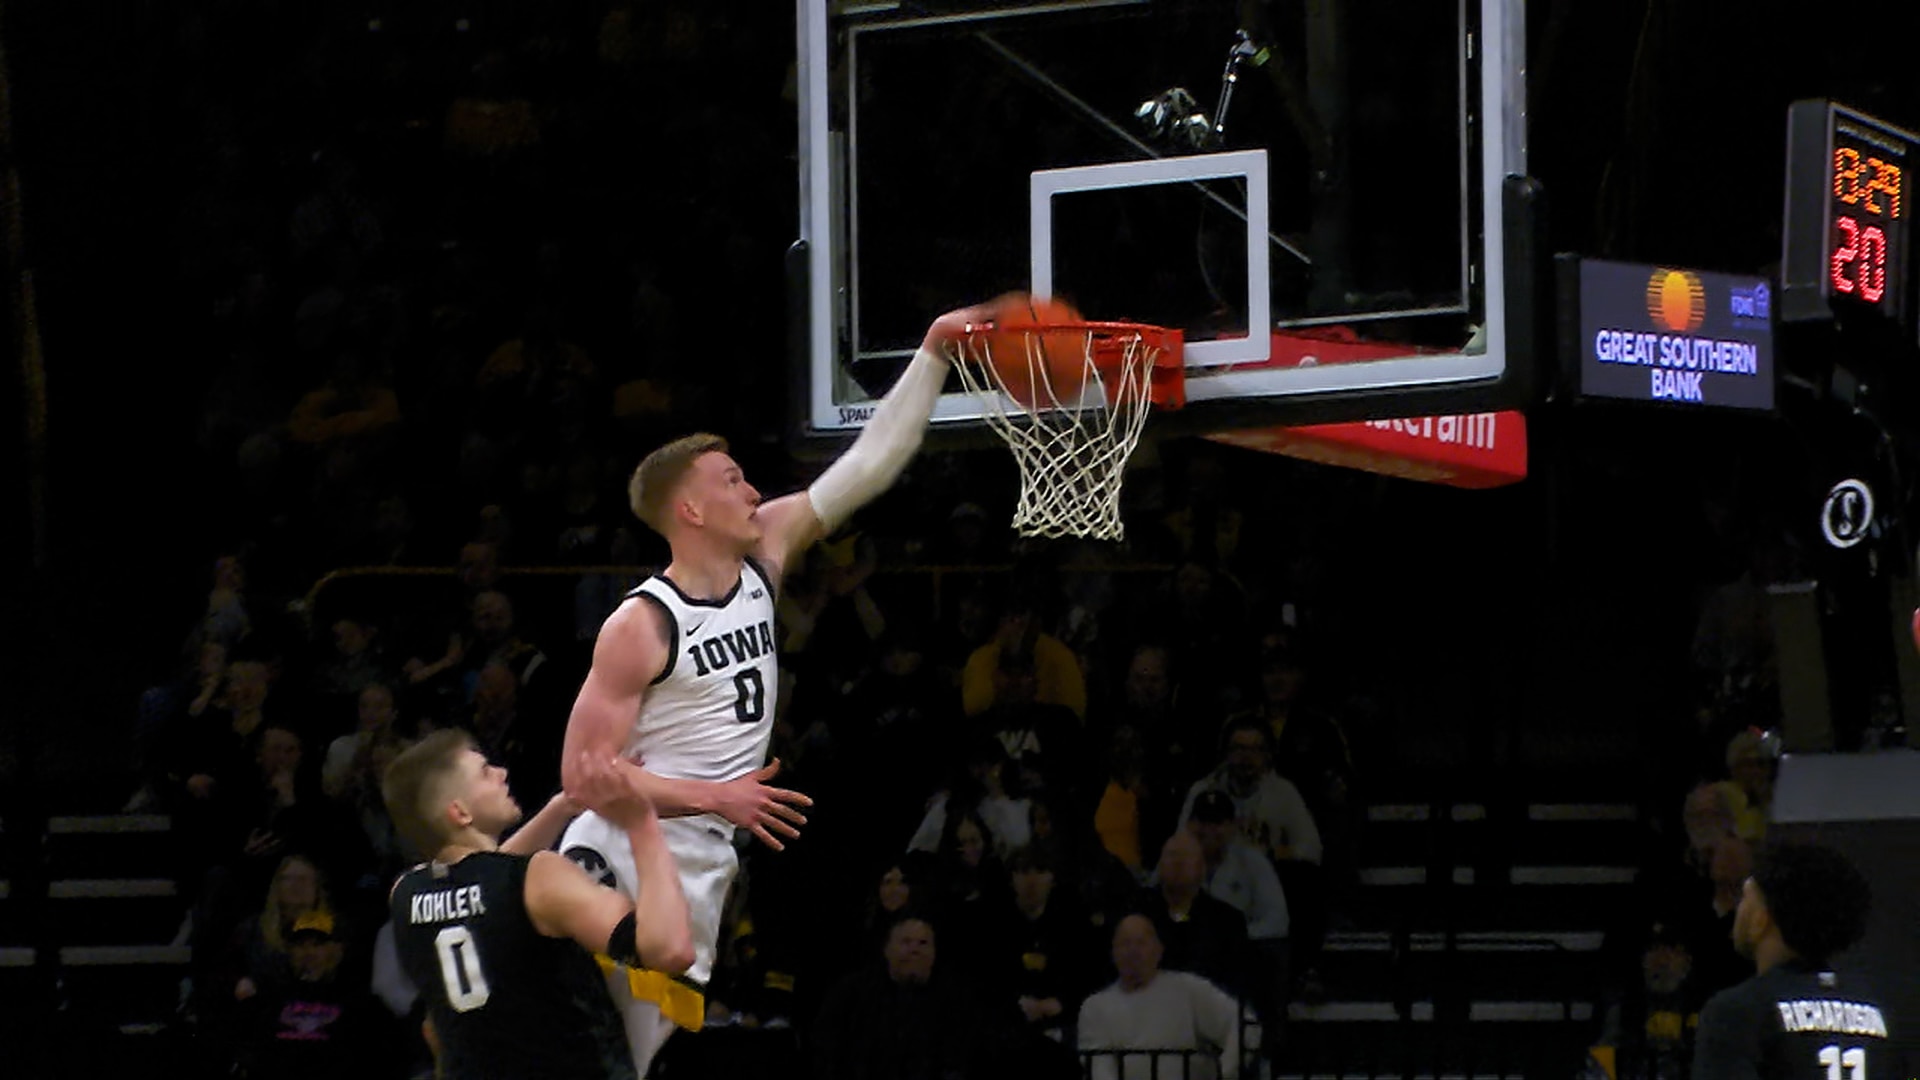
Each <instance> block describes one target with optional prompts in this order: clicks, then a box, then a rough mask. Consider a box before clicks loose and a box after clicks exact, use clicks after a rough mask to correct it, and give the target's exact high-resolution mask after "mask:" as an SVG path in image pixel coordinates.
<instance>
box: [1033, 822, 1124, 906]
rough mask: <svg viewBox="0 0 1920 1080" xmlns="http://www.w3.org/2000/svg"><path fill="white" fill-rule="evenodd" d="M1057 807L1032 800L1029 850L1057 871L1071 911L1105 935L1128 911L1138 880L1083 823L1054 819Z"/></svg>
mask: <svg viewBox="0 0 1920 1080" xmlns="http://www.w3.org/2000/svg"><path fill="white" fill-rule="evenodd" d="M1054 805H1055V804H1054V803H1053V802H1051V801H1049V800H1046V799H1035V800H1033V806H1032V809H1031V812H1030V813H1029V815H1028V820H1029V822H1030V823H1031V825H1032V833H1033V840H1032V842H1031V844H1030V846H1031V847H1033V848H1034V849H1035V850H1036V851H1039V852H1042V853H1044V856H1045V858H1046V859H1047V860H1048V862H1049V864H1050V865H1051V866H1052V867H1053V869H1054V874H1055V877H1056V878H1057V881H1056V883H1055V884H1056V887H1058V888H1059V889H1061V890H1063V891H1064V892H1066V893H1067V894H1069V895H1071V896H1072V897H1073V900H1072V902H1071V906H1072V907H1074V908H1077V909H1078V910H1079V911H1080V912H1081V913H1082V914H1083V915H1084V916H1085V917H1086V919H1087V922H1088V924H1089V925H1091V926H1094V927H1099V928H1101V929H1102V933H1103V934H1104V933H1105V928H1106V927H1109V926H1112V925H1113V924H1114V923H1115V922H1117V921H1118V920H1119V918H1120V916H1121V915H1122V914H1124V913H1126V911H1128V910H1129V909H1130V907H1131V905H1132V903H1133V897H1134V894H1135V893H1137V892H1139V889H1140V879H1139V877H1138V876H1137V875H1136V874H1135V873H1134V872H1133V871H1132V870H1130V869H1128V867H1127V865H1126V864H1125V863H1123V862H1121V861H1120V860H1119V859H1117V858H1115V857H1114V856H1113V854H1112V853H1111V852H1109V851H1108V850H1107V849H1106V848H1105V847H1104V846H1102V845H1101V843H1100V838H1099V837H1098V836H1096V835H1095V834H1094V832H1093V830H1092V829H1091V828H1090V827H1089V826H1087V825H1086V824H1084V822H1083V821H1082V819H1079V818H1076V817H1074V816H1071V815H1063V814H1058V813H1055V812H1054V809H1053V807H1054Z"/></svg>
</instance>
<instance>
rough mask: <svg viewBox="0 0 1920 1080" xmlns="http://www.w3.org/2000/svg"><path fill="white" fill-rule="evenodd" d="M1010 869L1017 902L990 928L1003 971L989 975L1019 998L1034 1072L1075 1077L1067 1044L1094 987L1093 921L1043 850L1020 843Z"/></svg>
mask: <svg viewBox="0 0 1920 1080" xmlns="http://www.w3.org/2000/svg"><path fill="white" fill-rule="evenodd" d="M1008 870H1009V871H1010V876H1011V879H1012V883H1013V903H1012V905H1011V906H1010V907H1009V908H1007V909H1003V910H1002V912H1001V913H1000V916H999V918H998V919H997V920H996V922H995V925H994V927H993V929H992V931H991V941H990V943H989V947H990V948H991V950H992V952H993V954H994V957H995V960H994V964H995V966H996V968H997V970H996V971H994V972H992V973H991V974H990V976H989V980H988V990H989V992H991V993H994V994H998V995H1002V996H1003V997H1005V998H1010V999H1012V1000H1013V1001H1014V1002H1015V1003H1016V1004H1018V1006H1019V1008H1020V1015H1021V1018H1022V1019H1023V1021H1024V1024H1025V1026H1024V1031H1025V1034H1026V1038H1025V1039H1024V1040H1022V1041H1021V1043H1020V1044H1019V1045H1018V1047H1017V1053H1018V1055H1019V1056H1020V1057H1021V1058H1022V1059H1023V1060H1024V1061H1026V1062H1027V1063H1029V1064H1030V1065H1031V1067H1032V1069H1033V1071H1035V1072H1036V1073H1039V1074H1042V1075H1047V1076H1069V1077H1070V1076H1073V1075H1074V1074H1075V1070H1074V1061H1073V1055H1072V1054H1071V1053H1070V1052H1068V1050H1067V1049H1066V1048H1067V1046H1068V1045H1069V1041H1068V1031H1067V1025H1068V1023H1069V1021H1070V1020H1071V1019H1072V1018H1073V1017H1074V1016H1075V1015H1076V1014H1077V1013H1078V1012H1079V1008H1080V1002H1081V1001H1082V1000H1083V999H1084V998H1085V997H1086V995H1087V993H1088V991H1090V990H1091V989H1092V986H1091V985H1090V984H1091V982H1092V976H1093V972H1094V971H1095V970H1096V967H1095V963H1094V960H1093V957H1092V955H1091V948H1090V947H1091V943H1092V926H1091V924H1090V923H1089V921H1088V919H1087V915H1086V913H1085V912H1083V911H1080V910H1078V904H1077V899H1078V898H1077V897H1075V896H1073V895H1072V894H1071V893H1066V892H1062V891H1060V890H1058V889H1056V888H1055V879H1054V873H1053V864H1052V859H1051V858H1050V856H1049V855H1048V854H1047V851H1046V849H1045V848H1043V847H1040V846H1038V845H1031V844H1030V845H1028V846H1026V847H1023V848H1021V849H1019V850H1018V851H1016V852H1014V853H1013V858H1012V859H1011V860H1009V862H1008Z"/></svg>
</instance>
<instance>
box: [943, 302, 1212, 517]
mask: <svg viewBox="0 0 1920 1080" xmlns="http://www.w3.org/2000/svg"><path fill="white" fill-rule="evenodd" d="M1184 341H1185V338H1184V335H1183V334H1182V333H1181V331H1179V330H1168V329H1165V328H1163V327H1158V326H1146V325H1142V324H1138V323H1116V322H1085V323H1053V324H1049V325H1045V326H1031V327H1020V328H1018V329H1017V330H1014V331H1011V332H1010V331H1008V330H1005V329H1002V330H995V328H994V326H993V325H992V324H986V325H978V326H969V327H968V328H967V333H966V335H965V336H964V337H963V338H960V339H959V340H956V341H954V342H953V343H951V344H950V345H949V346H948V352H949V359H951V360H952V361H953V366H954V369H955V370H956V371H958V372H959V373H960V382H961V384H962V385H963V386H964V387H965V388H966V391H967V393H969V394H972V395H973V396H974V398H975V399H976V400H978V401H979V402H980V403H981V406H982V412H983V415H984V418H985V419H986V422H987V426H989V427H991V428H992V429H993V430H994V432H995V433H997V434H998V435H999V436H1000V438H1001V440H1002V441H1004V442H1005V443H1006V444H1007V448H1008V449H1010V450H1012V451H1013V459H1014V461H1015V462H1017V463H1018V464H1019V466H1020V501H1019V504H1018V505H1017V507H1016V508H1015V510H1014V514H1013V528H1014V531H1015V532H1017V533H1019V534H1020V535H1022V536H1044V537H1052V538H1059V537H1068V536H1072V537H1087V538H1092V539H1096V540H1119V539H1120V538H1121V537H1122V536H1124V535H1125V532H1126V528H1125V525H1124V524H1123V523H1122V522H1121V520H1120V485H1121V482H1122V480H1123V479H1124V476H1125V472H1126V465H1127V458H1128V457H1130V456H1131V455H1132V454H1133V448H1134V446H1135V445H1136V444H1138V443H1139V441H1140V432H1141V429H1142V428H1144V427H1145V426H1146V422H1147V414H1148V413H1149V412H1151V411H1152V410H1153V407H1154V406H1156V405H1157V406H1160V407H1162V408H1176V409H1177V408H1179V407H1180V406H1181V405H1182V404H1184V403H1185V400H1186V398H1185V384H1184V382H1183V374H1184V369H1183V368H1182V366H1181V365H1182V363H1183V361H1182V348H1183V345H1184ZM1017 346H1024V350H1023V351H1024V353H1025V355H1024V356H1020V355H1013V356H1008V355H998V356H996V355H994V352H995V349H996V347H998V348H999V349H1000V351H1001V352H1002V353H1003V354H1004V353H1007V352H1018V351H1022V350H1021V349H1020V348H1018V347H1017ZM1075 348H1077V350H1078V352H1079V354H1080V356H1079V362H1078V364H1077V365H1076V364H1074V363H1073V362H1072V360H1071V357H1070V356H1069V357H1067V358H1066V359H1065V360H1064V361H1063V359H1062V357H1060V356H1059V355H1058V354H1060V353H1061V352H1062V351H1063V350H1067V351H1071V350H1073V349H1075ZM1049 352H1052V353H1053V354H1056V355H1053V356H1049ZM1075 374H1077V375H1078V378H1077V379H1076V378H1073V377H1072V376H1074V375H1075ZM1010 384H1011V385H1010Z"/></svg>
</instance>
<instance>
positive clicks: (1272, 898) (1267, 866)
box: [1187, 791, 1291, 1059]
mask: <svg viewBox="0 0 1920 1080" xmlns="http://www.w3.org/2000/svg"><path fill="white" fill-rule="evenodd" d="M1187 827H1188V828H1189V829H1191V830H1192V831H1193V835H1194V838H1195V839H1196V840H1198V841H1200V853H1201V856H1202V857H1203V859H1204V860H1205V865H1204V868H1203V869H1202V871H1201V873H1202V880H1203V881H1204V883H1205V887H1206V890H1207V894H1208V895H1210V896H1212V897H1213V898H1214V899H1216V900H1224V901H1225V902H1227V903H1228V904H1231V905H1232V906H1233V908H1234V910H1235V911H1238V912H1239V913H1240V914H1241V915H1242V916H1244V917H1245V918H1246V920H1247V938H1248V939H1249V944H1250V946H1251V948H1252V954H1251V956H1250V957H1249V963H1248V965H1247V969H1248V981H1247V994H1248V996H1249V997H1250V998H1252V1000H1253V1005H1254V1008H1255V1010H1256V1011H1258V1013H1259V1015H1260V1023H1261V1028H1262V1031H1263V1033H1264V1036H1265V1037H1264V1039H1263V1041H1262V1048H1263V1049H1264V1050H1265V1052H1266V1054H1267V1056H1268V1058H1269V1059H1273V1058H1274V1057H1275V1055H1276V1054H1277V1053H1278V1052H1279V1049H1280V1037H1279V1036H1280V1031H1281V1029H1282V1027H1283V1026H1284V1025H1285V1022H1286V1017H1287V1013H1286V1007H1287V985H1288V983H1287V975H1288V967H1289V955H1288V942H1287V935H1288V933H1289V932H1290V928H1291V922H1290V920H1289V918H1288V914H1287V897H1286V894H1285V892H1283V891H1282V890H1281V888H1280V878H1279V875H1277V874H1275V873H1274V869H1273V864H1272V863H1271V862H1268V861H1267V858H1266V855H1265V854H1264V853H1263V852H1261V851H1260V849H1259V848H1256V847H1254V846H1253V845H1252V844H1250V843H1248V842H1247V839H1246V837H1244V836H1241V835H1240V830H1239V827H1238V826H1237V825H1236V824H1235V822H1234V808H1233V800H1232V799H1229V798H1227V796H1226V795H1225V793H1223V792H1218V791H1203V792H1201V793H1200V796H1199V797H1198V798H1196V799H1195V800H1194V801H1193V816H1192V817H1191V818H1189V819H1188V821H1187Z"/></svg>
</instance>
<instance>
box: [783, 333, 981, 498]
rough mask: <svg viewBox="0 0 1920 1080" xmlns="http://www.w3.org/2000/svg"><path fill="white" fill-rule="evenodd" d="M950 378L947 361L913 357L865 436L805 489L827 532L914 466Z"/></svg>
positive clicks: (921, 352) (929, 356)
mask: <svg viewBox="0 0 1920 1080" xmlns="http://www.w3.org/2000/svg"><path fill="white" fill-rule="evenodd" d="M946 378H947V361H946V359H945V358H944V357H941V356H936V355H935V354H933V353H930V352H928V351H927V350H925V349H920V350H918V351H916V352H915V353H914V354H913V360H912V362H911V363H909V364H908V365H907V370H905V371H903V372H901V373H900V378H899V380H898V381H896V382H895V383H894V384H893V389H891V390H889V391H887V396H886V397H885V398H883V399H881V401H880V407H879V408H877V409H875V410H874V411H873V419H871V420H869V421H867V426H866V430H864V431H862V432H860V437H859V438H857V439H855V440H854V441H853V445H852V446H850V447H848V448H847V452H846V453H844V454H841V455H840V457H839V460H837V461H835V462H834V463H833V464H832V465H829V466H827V471H826V472H824V473H821V474H820V479H818V480H815V481H814V482H813V486H812V487H811V488H808V489H807V497H808V498H809V499H810V500H811V501H812V503H813V512H814V515H815V516H816V517H818V518H819V519H820V528H821V530H822V531H823V532H825V533H831V532H833V531H834V530H835V529H837V528H839V527H840V525H841V524H842V523H843V522H845V521H846V520H847V518H848V517H850V516H852V514H853V512H854V511H855V510H858V509H860V508H861V507H862V506H865V505H866V504H867V503H868V502H870V501H871V500H872V499H873V498H874V496H876V495H878V494H880V493H881V492H883V491H885V490H887V488H888V487H889V486H891V485H892V484H893V481H894V478H895V477H898V476H899V475H900V470H902V469H904V468H906V467H907V462H909V461H911V460H913V455H914V454H915V453H916V452H918V451H919V449H920V437H921V436H922V435H923V434H925V433H926V429H927V418H928V417H929V416H931V415H933V403H934V400H935V399H936V398H938V397H939V396H940V384H941V383H943V382H945V381H946Z"/></svg>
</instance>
